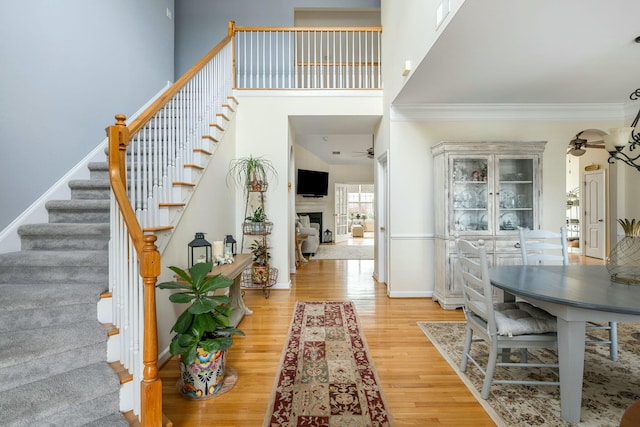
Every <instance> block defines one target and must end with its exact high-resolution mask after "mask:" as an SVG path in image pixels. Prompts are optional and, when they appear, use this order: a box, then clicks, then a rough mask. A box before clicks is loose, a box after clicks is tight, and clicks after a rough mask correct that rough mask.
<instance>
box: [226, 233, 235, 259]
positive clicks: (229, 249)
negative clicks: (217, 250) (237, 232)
mask: <svg viewBox="0 0 640 427" xmlns="http://www.w3.org/2000/svg"><path fill="white" fill-rule="evenodd" d="M224 253H225V255H226V254H231V255H233V256H236V239H234V238H233V236H232V235H231V234H227V236H226V237H225V238H224Z"/></svg>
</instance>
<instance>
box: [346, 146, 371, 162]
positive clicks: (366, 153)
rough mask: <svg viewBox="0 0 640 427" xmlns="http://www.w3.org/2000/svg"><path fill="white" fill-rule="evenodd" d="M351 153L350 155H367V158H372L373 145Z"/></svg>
mask: <svg viewBox="0 0 640 427" xmlns="http://www.w3.org/2000/svg"><path fill="white" fill-rule="evenodd" d="M353 154H354V155H353V156H351V157H362V156H367V158H368V159H373V147H369V148H367V150H366V151H354V152H353Z"/></svg>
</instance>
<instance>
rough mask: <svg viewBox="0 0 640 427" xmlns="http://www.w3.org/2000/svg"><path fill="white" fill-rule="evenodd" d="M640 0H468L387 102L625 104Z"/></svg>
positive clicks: (638, 73) (632, 76) (636, 59)
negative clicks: (403, 84)
mask: <svg viewBox="0 0 640 427" xmlns="http://www.w3.org/2000/svg"><path fill="white" fill-rule="evenodd" d="M639 19H640V1H638V0H614V1H606V0H560V1H559V0H515V1H514V0H482V1H473V0H467V1H465V2H464V4H463V5H462V6H461V8H460V10H459V11H458V12H457V13H456V15H455V16H454V17H453V19H452V20H451V22H450V23H449V24H448V25H447V27H446V28H445V29H444V31H443V32H442V34H441V35H440V37H439V38H438V40H437V41H436V43H435V44H434V46H433V47H432V48H431V49H430V51H429V53H428V54H427V56H426V57H425V58H424V60H423V61H422V63H421V64H420V65H419V66H418V67H417V69H416V70H415V72H414V73H413V75H412V76H411V78H410V79H409V81H408V82H407V84H406V85H405V86H404V88H403V90H402V91H401V93H400V94H399V95H398V96H397V98H396V99H395V101H394V104H409V105H415V104H419V105H423V104H461V103H462V104H467V103H471V104H495V103H501V104H522V103H525V104H529V103H543V104H557V103H562V104H566V103H580V104H584V103H589V104H592V103H625V102H627V101H628V97H629V94H630V93H631V92H632V91H634V90H635V89H636V88H638V87H640V44H638V43H635V42H634V39H635V38H636V37H638V36H640V21H639Z"/></svg>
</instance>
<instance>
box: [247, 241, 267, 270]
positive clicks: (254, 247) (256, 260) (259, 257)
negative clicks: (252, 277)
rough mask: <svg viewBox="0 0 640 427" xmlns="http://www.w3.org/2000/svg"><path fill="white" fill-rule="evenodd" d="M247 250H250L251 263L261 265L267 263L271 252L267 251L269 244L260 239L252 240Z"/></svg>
mask: <svg viewBox="0 0 640 427" xmlns="http://www.w3.org/2000/svg"><path fill="white" fill-rule="evenodd" d="M249 250H250V251H251V255H252V259H253V265H255V266H261V267H266V266H268V265H269V260H270V259H271V253H270V252H269V246H268V245H267V244H266V242H264V241H263V240H262V239H256V240H254V241H253V243H251V246H250V247H249Z"/></svg>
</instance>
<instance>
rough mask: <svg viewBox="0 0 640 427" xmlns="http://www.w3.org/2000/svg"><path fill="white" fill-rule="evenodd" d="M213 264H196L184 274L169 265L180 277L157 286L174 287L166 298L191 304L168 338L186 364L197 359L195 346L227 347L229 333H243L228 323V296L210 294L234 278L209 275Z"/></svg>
mask: <svg viewBox="0 0 640 427" xmlns="http://www.w3.org/2000/svg"><path fill="white" fill-rule="evenodd" d="M212 267H213V264H212V263H211V262H207V263H198V264H195V265H194V266H193V267H191V268H190V269H189V272H188V273H187V272H186V271H185V270H183V269H181V268H179V267H175V266H172V267H169V269H171V270H172V271H173V272H175V273H176V274H177V275H178V276H179V277H180V278H181V279H182V280H180V281H174V282H163V283H159V284H158V285H156V286H157V287H158V288H160V289H173V290H178V291H179V292H176V293H173V294H171V296H170V297H169V301H171V302H173V303H175V304H190V305H189V307H187V309H186V310H185V311H183V312H182V314H180V316H179V317H178V319H177V320H176V323H175V324H174V325H173V328H172V329H171V330H172V331H173V332H175V333H176V336H175V337H174V339H173V340H172V341H171V345H170V346H169V352H170V353H171V354H172V355H174V356H182V363H183V364H184V365H189V364H191V363H193V361H194V360H195V359H196V354H197V349H198V347H201V348H202V349H204V350H206V351H208V352H215V351H219V350H226V349H228V348H229V347H231V345H232V344H233V339H232V338H231V336H232V335H244V332H243V331H241V330H240V329H237V328H234V327H232V326H229V324H230V323H229V320H230V316H231V312H232V310H233V307H231V306H230V305H229V302H230V299H229V297H228V296H227V295H211V293H213V292H214V291H216V290H219V289H225V288H229V287H230V286H231V285H232V284H233V280H231V279H229V278H228V277H225V276H222V275H220V274H217V275H213V276H208V277H207V274H208V273H209V272H210V271H211V268H212Z"/></svg>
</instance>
